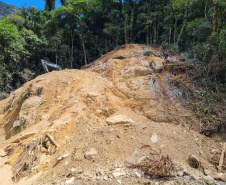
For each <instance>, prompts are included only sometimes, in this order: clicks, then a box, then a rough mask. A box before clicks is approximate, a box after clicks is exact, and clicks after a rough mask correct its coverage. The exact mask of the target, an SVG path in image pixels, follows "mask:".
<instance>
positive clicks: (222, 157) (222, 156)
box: [218, 142, 226, 171]
mask: <svg viewBox="0 0 226 185" xmlns="http://www.w3.org/2000/svg"><path fill="white" fill-rule="evenodd" d="M225 148H226V143H225V142H224V143H223V147H222V152H221V157H220V161H219V166H218V170H219V171H221V170H222V166H223V163H224V153H225Z"/></svg>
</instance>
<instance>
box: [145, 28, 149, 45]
mask: <svg viewBox="0 0 226 185" xmlns="http://www.w3.org/2000/svg"><path fill="white" fill-rule="evenodd" d="M146 43H147V45H148V44H149V38H148V29H147V32H146Z"/></svg>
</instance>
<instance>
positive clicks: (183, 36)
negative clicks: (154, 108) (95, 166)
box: [0, 0, 226, 93]
mask: <svg viewBox="0 0 226 185" xmlns="http://www.w3.org/2000/svg"><path fill="white" fill-rule="evenodd" d="M60 2H61V4H62V5H61V6H60V7H59V8H57V9H55V0H45V3H46V5H45V10H44V11H40V10H38V9H36V8H35V7H24V8H22V9H21V10H20V11H19V12H18V13H17V14H16V15H9V16H8V17H6V18H2V19H1V20H0V71H1V73H0V91H2V92H3V91H4V92H7V93H9V92H10V91H11V90H12V89H13V88H17V87H18V86H19V85H21V84H22V83H24V82H25V81H26V80H29V79H30V78H31V77H33V75H39V74H41V73H43V69H42V67H41V64H40V60H41V58H45V59H46V60H49V61H51V62H54V63H57V64H59V65H60V66H62V67H63V68H80V67H81V66H83V65H86V64H88V63H90V62H92V61H94V60H95V59H97V58H98V57H100V56H101V55H103V54H105V53H107V52H109V51H110V50H112V49H114V48H115V47H117V46H120V45H123V44H129V43H141V44H147V45H154V46H157V47H161V48H162V49H168V50H170V51H172V52H174V53H179V52H183V53H184V54H185V56H186V57H187V58H188V59H189V60H192V61H202V62H203V64H204V66H205V67H206V68H207V69H208V70H207V71H208V74H205V75H207V76H208V75H209V74H211V75H209V77H208V79H209V80H214V81H215V82H216V83H218V84H225V82H226V74H225V70H226V67H225V65H226V64H225V63H226V61H225V58H226V57H225V56H226V25H225V21H226V20H225V17H226V2H225V1H224V0H124V1H122V0H92V1H89V0H61V1H60ZM23 73H28V74H29V75H27V76H29V77H28V78H27V79H24V78H22V77H21V76H22V74H23ZM213 74H214V75H213ZM221 87H222V86H221ZM212 88H213V89H215V90H216V88H215V87H212ZM223 89H224V90H225V88H222V89H221V88H220V89H219V88H218V89H217V90H223Z"/></svg>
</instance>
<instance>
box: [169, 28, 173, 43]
mask: <svg viewBox="0 0 226 185" xmlns="http://www.w3.org/2000/svg"><path fill="white" fill-rule="evenodd" d="M171 35H172V28H171V27H170V30H169V44H170V43H171Z"/></svg>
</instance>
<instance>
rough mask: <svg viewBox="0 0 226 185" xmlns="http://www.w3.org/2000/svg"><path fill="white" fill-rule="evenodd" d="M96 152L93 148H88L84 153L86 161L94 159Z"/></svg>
mask: <svg viewBox="0 0 226 185" xmlns="http://www.w3.org/2000/svg"><path fill="white" fill-rule="evenodd" d="M97 154H98V152H97V150H96V149H95V148H89V149H88V150H87V151H86V153H85V156H84V157H85V158H86V159H88V160H91V159H93V158H94V156H95V155H97Z"/></svg>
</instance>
